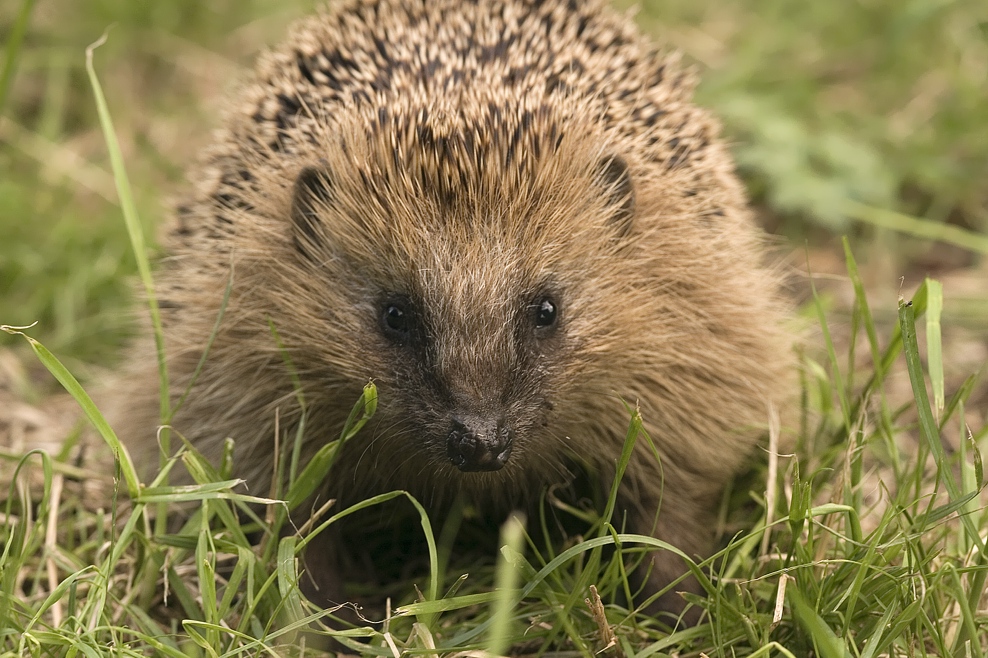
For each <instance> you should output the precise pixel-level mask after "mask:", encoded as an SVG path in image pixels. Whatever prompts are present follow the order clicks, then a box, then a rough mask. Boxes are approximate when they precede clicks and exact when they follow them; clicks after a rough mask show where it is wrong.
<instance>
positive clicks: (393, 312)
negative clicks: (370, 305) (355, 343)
mask: <svg viewBox="0 0 988 658" xmlns="http://www.w3.org/2000/svg"><path fill="white" fill-rule="evenodd" d="M411 329H412V315H411V312H410V310H409V309H408V307H407V305H406V304H403V303H402V302H397V301H391V302H387V303H385V304H384V307H383V308H382V312H381V331H383V332H384V335H385V337H387V338H388V340H390V341H392V342H394V343H399V344H401V343H405V342H406V341H407V340H408V335H409V333H410V332H411Z"/></svg>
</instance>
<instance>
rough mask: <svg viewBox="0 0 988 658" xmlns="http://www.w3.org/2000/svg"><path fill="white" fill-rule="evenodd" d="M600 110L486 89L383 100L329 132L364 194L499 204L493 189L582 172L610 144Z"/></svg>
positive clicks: (530, 186)
mask: <svg viewBox="0 0 988 658" xmlns="http://www.w3.org/2000/svg"><path fill="white" fill-rule="evenodd" d="M417 101H421V102H417ZM355 109H356V108H355ZM599 112H600V109H599V108H597V107H595V106H594V105H593V103H591V102H589V101H579V100H577V99H572V98H570V99H562V98H553V99H547V98H546V97H544V96H539V97H536V96H526V95H519V94H518V93H517V92H512V93H510V94H509V93H505V92H503V91H502V93H496V92H495V91H493V90H488V91H487V93H480V92H476V93H471V94H470V95H469V96H468V97H464V96H462V95H461V96H460V98H459V99H457V98H439V99H431V100H425V99H414V98H412V99H399V100H397V101H394V102H387V101H385V100H384V99H381V102H380V103H378V104H373V103H372V104H367V105H363V106H361V107H360V108H359V111H354V112H348V113H343V116H342V117H338V119H340V120H341V121H342V123H340V124H337V125H336V126H332V127H331V128H330V130H331V131H332V133H333V134H331V135H327V137H329V138H330V139H332V140H333V141H337V142H338V145H339V149H338V151H339V154H338V155H339V157H340V158H341V159H342V162H340V163H339V165H340V166H341V167H342V168H343V169H344V170H347V171H350V172H353V173H354V174H356V175H357V176H359V179H357V180H355V181H354V182H356V183H359V184H360V186H362V187H365V188H368V190H369V191H370V192H371V193H373V192H379V193H380V195H383V196H388V197H392V198H396V199H403V200H407V201H409V202H415V201H420V200H431V201H435V202H437V203H439V204H442V205H445V206H450V205H457V204H460V205H469V204H470V203H473V204H474V205H476V202H477V201H478V200H480V199H493V201H494V205H495V206H499V207H500V206H503V201H502V200H501V199H499V198H498V197H499V196H501V197H504V198H512V199H514V198H517V197H518V196H519V195H522V197H525V196H526V195H527V194H530V193H533V192H537V191H538V189H539V188H542V189H544V188H546V187H551V186H553V185H556V184H558V183H559V182H561V181H562V180H565V179H566V178H567V177H569V178H573V177H580V173H581V165H587V164H588V163H590V162H593V161H595V160H596V158H595V152H596V153H598V154H599V153H601V152H603V151H604V150H605V149H606V148H607V139H606V138H605V136H604V135H603V129H604V124H603V121H602V120H600V119H599V117H598V116H597V114H598V113H599ZM333 150H334V151H335V150H337V149H335V148H334V149H333Z"/></svg>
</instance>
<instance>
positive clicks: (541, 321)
mask: <svg viewBox="0 0 988 658" xmlns="http://www.w3.org/2000/svg"><path fill="white" fill-rule="evenodd" d="M558 314H559V313H558V311H557V309H556V304H555V302H553V301H552V300H551V299H549V298H548V297H545V298H543V299H542V300H540V301H538V302H536V304H535V326H536V327H538V328H539V329H545V328H548V327H551V326H553V325H555V324H556V316H557V315H558Z"/></svg>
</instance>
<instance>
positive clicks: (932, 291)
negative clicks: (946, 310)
mask: <svg viewBox="0 0 988 658" xmlns="http://www.w3.org/2000/svg"><path fill="white" fill-rule="evenodd" d="M926 288H927V302H926V363H927V367H928V368H929V372H930V385H931V386H932V387H933V405H934V407H933V408H934V411H935V413H936V416H937V418H941V417H942V414H943V405H944V385H943V345H942V341H941V337H940V316H941V315H942V314H943V285H942V284H941V283H940V282H939V281H937V280H935V279H929V278H928V279H927V280H926Z"/></svg>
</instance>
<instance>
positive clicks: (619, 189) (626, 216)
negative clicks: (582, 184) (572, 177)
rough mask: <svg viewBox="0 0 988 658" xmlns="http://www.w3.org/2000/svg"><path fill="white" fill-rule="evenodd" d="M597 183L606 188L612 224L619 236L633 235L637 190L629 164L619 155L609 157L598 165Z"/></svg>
mask: <svg viewBox="0 0 988 658" xmlns="http://www.w3.org/2000/svg"><path fill="white" fill-rule="evenodd" d="M597 181H598V184H599V185H600V186H602V187H603V188H604V193H605V194H606V198H607V208H608V209H609V210H610V211H611V216H610V223H611V225H612V226H614V228H615V230H616V231H617V232H618V235H620V236H621V237H624V236H626V235H628V234H629V233H631V229H632V226H633V225H634V215H635V188H634V185H633V184H632V182H631V173H630V172H629V171H628V163H627V162H625V161H624V158H622V157H621V156H619V155H609V156H606V157H604V158H603V159H601V161H600V162H599V163H597Z"/></svg>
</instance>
